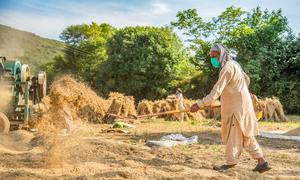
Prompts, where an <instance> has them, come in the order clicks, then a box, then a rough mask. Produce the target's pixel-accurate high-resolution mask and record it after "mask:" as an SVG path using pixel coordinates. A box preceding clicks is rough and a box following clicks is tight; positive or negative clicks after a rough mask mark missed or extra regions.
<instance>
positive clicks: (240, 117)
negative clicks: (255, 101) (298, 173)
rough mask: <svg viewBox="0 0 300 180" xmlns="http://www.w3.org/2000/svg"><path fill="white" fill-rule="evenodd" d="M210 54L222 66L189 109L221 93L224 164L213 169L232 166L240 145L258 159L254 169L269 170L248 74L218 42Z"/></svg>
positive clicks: (240, 147)
mask: <svg viewBox="0 0 300 180" xmlns="http://www.w3.org/2000/svg"><path fill="white" fill-rule="evenodd" d="M210 57H211V64H212V66H213V67H215V68H221V71H220V73H219V79H218V81H217V83H216V84H215V85H214V87H213V89H212V91H211V92H210V94H209V95H207V96H206V97H204V98H203V99H202V100H198V101H197V103H195V104H193V106H192V107H191V111H192V112H195V111H197V110H199V108H200V107H203V106H210V105H211V104H212V103H213V102H214V101H215V100H217V99H218V98H219V97H220V96H221V119H222V122H221V124H222V132H221V135H222V140H223V143H224V144H226V151H225V152H226V164H225V165H222V166H215V167H214V170H217V171H224V170H227V169H229V168H232V167H234V166H235V165H236V164H237V163H238V158H239V156H240V155H241V153H242V150H243V148H244V149H245V150H246V151H247V152H248V153H249V154H250V155H251V156H252V157H253V158H254V159H256V160H257V162H258V163H257V166H256V167H255V168H254V169H253V171H258V172H260V173H262V172H265V171H268V170H270V169H271V167H270V166H269V164H268V162H266V160H265V159H264V156H263V153H262V151H261V148H260V147H259V145H258V143H257V141H256V139H255V136H256V135H257V134H258V123H257V119H256V116H255V112H254V109H253V105H252V101H251V96H250V93H249V90H248V85H249V84H250V79H249V77H248V76H247V75H246V73H245V72H244V71H243V70H242V68H241V66H240V65H239V64H238V63H237V62H236V61H234V60H232V59H231V58H230V56H229V53H228V52H227V49H226V48H224V46H222V45H221V44H216V45H214V46H213V47H212V48H211V51H210Z"/></svg>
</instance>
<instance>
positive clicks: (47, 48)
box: [0, 24, 64, 71]
mask: <svg viewBox="0 0 300 180" xmlns="http://www.w3.org/2000/svg"><path fill="white" fill-rule="evenodd" d="M63 47H64V43H63V42H60V41H56V40H51V39H47V38H42V37H40V36H37V35H35V34H33V33H30V32H25V31H21V30H17V29H13V28H11V27H8V26H5V25H1V24H0V56H6V57H7V58H12V59H15V58H18V59H19V60H21V62H23V63H27V64H29V65H30V69H31V70H32V71H36V70H38V69H40V68H39V67H40V66H41V65H43V64H45V63H47V62H50V61H52V60H53V58H54V56H56V55H59V54H63Z"/></svg>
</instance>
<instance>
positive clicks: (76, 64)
mask: <svg viewBox="0 0 300 180" xmlns="http://www.w3.org/2000/svg"><path fill="white" fill-rule="evenodd" d="M115 32H116V29H115V28H114V27H112V26H111V25H109V24H105V23H103V24H97V23H94V22H93V23H91V24H89V25H88V24H81V25H72V26H69V27H67V28H66V29H65V30H64V31H63V32H62V33H61V35H60V38H61V39H62V40H63V41H64V42H65V43H66V46H65V56H64V57H61V56H58V57H56V58H55V59H54V62H53V63H50V64H47V69H48V73H49V74H53V75H55V74H57V73H59V72H61V69H62V71H64V72H69V73H72V74H75V75H76V76H77V78H79V79H81V80H84V81H86V82H87V83H89V84H90V85H91V86H92V87H95V81H96V73H97V67H98V66H99V65H100V64H101V63H103V62H104V61H106V60H107V58H108V56H107V52H106V43H107V41H108V39H110V38H111V37H112V36H113V34H114V33H115Z"/></svg>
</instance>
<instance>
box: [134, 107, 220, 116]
mask: <svg viewBox="0 0 300 180" xmlns="http://www.w3.org/2000/svg"><path fill="white" fill-rule="evenodd" d="M219 107H221V105H217V106H205V107H202V108H200V109H199V110H203V109H210V108H219ZM186 112H191V111H190V109H185V110H173V111H166V112H159V113H153V114H145V115H140V116H136V119H140V118H148V117H155V116H162V115H169V114H178V113H186Z"/></svg>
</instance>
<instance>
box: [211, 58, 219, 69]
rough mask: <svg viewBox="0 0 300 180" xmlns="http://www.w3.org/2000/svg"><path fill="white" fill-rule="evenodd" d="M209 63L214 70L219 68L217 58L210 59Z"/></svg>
mask: <svg viewBox="0 0 300 180" xmlns="http://www.w3.org/2000/svg"><path fill="white" fill-rule="evenodd" d="M210 62H211V64H212V66H213V67H214V68H220V67H221V64H220V62H219V61H218V58H216V57H213V58H210Z"/></svg>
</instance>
